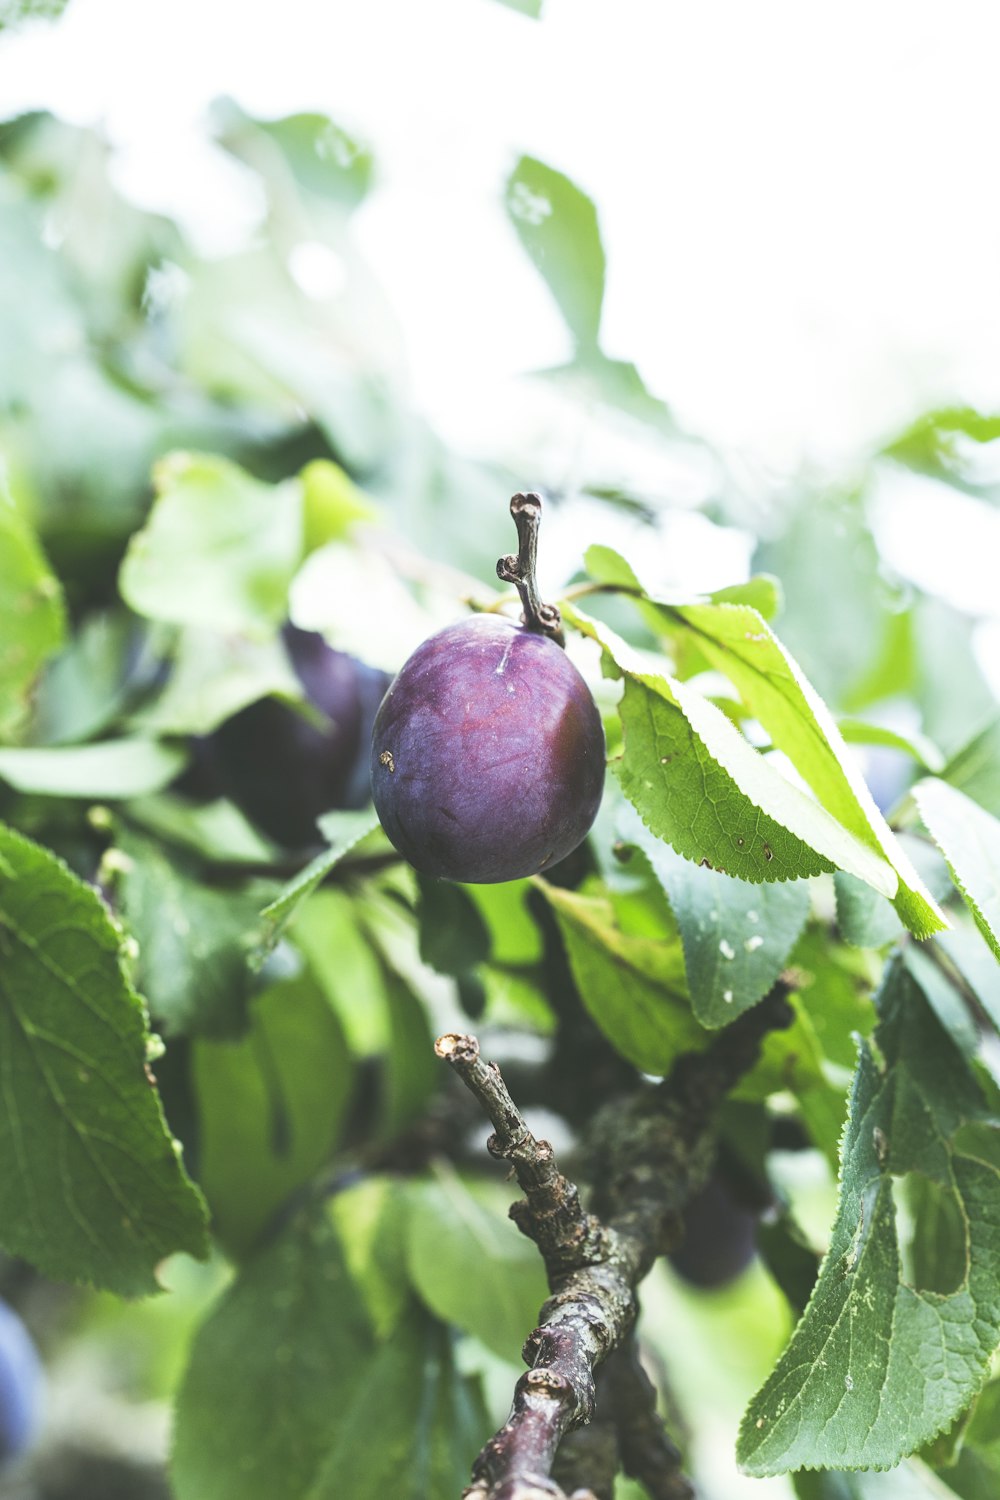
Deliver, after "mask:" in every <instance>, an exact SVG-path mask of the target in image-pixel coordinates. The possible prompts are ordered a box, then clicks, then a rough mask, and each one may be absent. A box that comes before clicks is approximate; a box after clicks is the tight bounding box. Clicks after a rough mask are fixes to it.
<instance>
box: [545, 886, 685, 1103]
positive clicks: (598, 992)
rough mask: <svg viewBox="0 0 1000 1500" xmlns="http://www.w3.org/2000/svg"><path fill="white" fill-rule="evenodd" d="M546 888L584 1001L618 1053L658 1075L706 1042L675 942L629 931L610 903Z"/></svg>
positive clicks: (677, 942) (681, 953) (682, 957)
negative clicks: (616, 918)
mask: <svg viewBox="0 0 1000 1500" xmlns="http://www.w3.org/2000/svg"><path fill="white" fill-rule="evenodd" d="M540 883H541V882H540ZM542 884H543V883H542ZM543 889H544V891H545V895H546V898H547V900H548V901H549V903H550V905H551V906H552V909H553V911H554V912H555V914H556V919H557V921H558V923H559V930H560V932H561V933H562V937H563V941H564V943H565V944H566V953H567V956H568V958H569V964H570V968H571V969H572V971H573V978H574V979H575V981H576V984H577V988H578V989H579V991H580V995H581V998H582V1000H583V1003H584V1005H585V1006H586V1007H587V1009H588V1010H589V1012H590V1014H591V1015H592V1016H593V1018H594V1020H595V1021H596V1022H597V1024H598V1026H599V1027H600V1028H601V1030H602V1031H603V1032H604V1034H605V1036H606V1037H607V1038H608V1041H609V1042H610V1043H611V1044H612V1046H613V1047H615V1048H616V1049H617V1050H618V1051H619V1052H620V1053H621V1055H622V1056H623V1057H625V1058H627V1059H628V1061H629V1062H631V1063H634V1064H635V1066H636V1067H637V1068H641V1069H643V1071H644V1072H647V1073H661V1074H662V1073H666V1072H667V1071H668V1069H669V1068H670V1065H671V1063H672V1062H673V1060H674V1058H675V1057H676V1056H677V1055H678V1053H680V1052H690V1051H698V1050H700V1049H701V1048H702V1047H705V1046H706V1045H707V1044H708V1041H709V1034H708V1032H706V1031H704V1030H703V1029H702V1027H700V1026H699V1025H698V1023H697V1021H696V1020H695V1018H694V1016H693V1015H692V1013H691V1007H690V1004H689V1002H688V999H687V991H686V984H685V978H684V955H683V951H682V949H681V945H680V942H679V940H675V941H674V942H657V941H656V940H655V939H653V938H645V937H641V938H640V937H626V936H625V934H624V933H622V932H620V931H619V930H618V929H617V928H616V927H615V925H614V918H613V914H612V909H611V904H610V902H608V901H605V900H601V899H595V898H592V897H588V896H579V895H577V894H576V893H575V892H572V891H564V890H561V889H560V888H559V887H558V886H550V885H544V884H543Z"/></svg>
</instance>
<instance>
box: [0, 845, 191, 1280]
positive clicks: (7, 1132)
mask: <svg viewBox="0 0 1000 1500" xmlns="http://www.w3.org/2000/svg"><path fill="white" fill-rule="evenodd" d="M0 958H2V963H0V1059H2V1065H0V1072H2V1075H3V1087H2V1089H0V1159H2V1160H3V1161H4V1163H5V1164H6V1165H5V1169H4V1172H3V1173H2V1174H0V1237H2V1240H3V1244H4V1248H5V1249H6V1250H7V1251H8V1253H9V1254H11V1255H22V1256H24V1257H25V1259H27V1260H29V1261H30V1262H31V1263H32V1264H33V1265H36V1266H37V1267H38V1268H39V1270H40V1271H42V1272H43V1274H45V1275H47V1276H51V1277H54V1278H55V1279H57V1280H63V1281H75V1282H88V1283H90V1284H91V1285H94V1286H99V1287H105V1288H107V1289H108V1290H110V1291H115V1292H118V1293H119V1294H120V1295H122V1296H136V1295H139V1294H141V1293H148V1292H153V1291H155V1290H156V1289H157V1280H156V1267H157V1265H158V1263H159V1262H160V1261H161V1260H162V1259H163V1257H164V1256H165V1255H168V1254H170V1253H171V1252H172V1251H174V1250H187V1251H188V1252H190V1254H192V1255H196V1256H204V1255H205V1254H207V1250H208V1245H207V1240H206V1235H205V1208H204V1204H203V1202H202V1200H201V1197H200V1195H199V1194H198V1193H197V1191H196V1190H195V1189H194V1187H193V1186H192V1184H191V1182H190V1180H189V1179H188V1177H187V1175H186V1173H185V1172H184V1169H183V1167H182V1166H181V1163H180V1160H179V1150H178V1148H177V1147H176V1145H175V1143H174V1142H173V1141H172V1140H171V1137H170V1135H169V1133H168V1131H167V1127H166V1122H165V1120H164V1117H163V1112H162V1110H161V1108H160V1102H159V1098H158V1096H157V1093H156V1089H155V1088H154V1087H153V1084H152V1080H151V1077H150V1075H149V1074H148V1072H147V1071H146V1045H147V1041H148V1039H149V1037H148V1030H147V1022H146V1015H145V1008H144V1006H143V1003H142V1001H141V999H140V997H139V996H138V995H137V994H136V992H135V990H134V989H133V988H132V986H131V984H130V983H129V981H128V979H127V977H126V973H125V969H124V966H123V954H122V939H121V933H120V930H119V929H118V928H116V927H115V926H113V925H112V922H111V919H110V917H109V915H108V911H107V908H106V907H105V906H104V904H103V902H102V901H101V900H100V898H99V897H98V896H97V894H96V892H95V891H94V890H93V889H92V887H90V886H88V885H85V884H84V883H83V882H82V881H80V880H78V879H77V878H76V876H74V875H71V874H70V872H69V870H68V869H67V868H66V866H65V865H64V864H63V863H62V861H61V860H58V859H56V857H55V856H54V855H53V854H50V853H49V852H48V850H46V849H42V848H40V847H39V846H38V845H37V844H34V843H32V842H31V841H30V840H29V839H26V838H22V837H21V836H20V835H19V834H16V833H14V832H12V831H11V830H10V829H6V828H2V827H0Z"/></svg>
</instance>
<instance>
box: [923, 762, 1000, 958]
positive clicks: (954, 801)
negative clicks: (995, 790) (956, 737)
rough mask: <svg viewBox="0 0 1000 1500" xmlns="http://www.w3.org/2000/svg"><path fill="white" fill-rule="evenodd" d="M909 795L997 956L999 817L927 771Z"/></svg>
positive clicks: (999, 941) (999, 924) (999, 948)
mask: <svg viewBox="0 0 1000 1500" xmlns="http://www.w3.org/2000/svg"><path fill="white" fill-rule="evenodd" d="M913 796H914V800H915V801H916V804H917V808H918V810H919V812H920V816H921V818H922V819H923V821H924V823H925V825H926V827H927V828H928V829H929V831H930V833H931V836H932V838H933V839H934V842H935V843H936V844H937V846H938V848H939V849H940V850H941V853H942V854H943V855H944V857H945V859H946V860H947V861H948V868H949V869H950V871H951V873H952V875H953V877H954V880H955V884H956V885H957V886H958V888H959V890H960V891H961V893H962V895H963V896H964V898H965V902H966V905H967V906H968V908H969V910H970V911H971V912H972V915H973V916H974V917H975V919H976V926H977V927H978V928H979V930H980V932H981V933H982V934H983V937H984V938H985V939H986V941H987V942H988V943H989V945H990V947H991V948H992V949H993V952H994V954H995V955H996V957H997V958H998V959H1000V822H998V821H997V819H996V818H994V817H992V816H991V815H990V814H989V813H988V812H984V811H983V809H982V808H981V807H980V806H979V804H978V803H976V802H973V801H972V799H971V798H969V797H966V796H965V794H964V793H963V792H957V791H956V790H955V789H954V787H950V786H949V785H948V784H947V782H944V781H937V780H935V779H933V778H931V777H928V779H927V780H926V781H921V782H920V784H919V785H918V786H916V787H914V789H913Z"/></svg>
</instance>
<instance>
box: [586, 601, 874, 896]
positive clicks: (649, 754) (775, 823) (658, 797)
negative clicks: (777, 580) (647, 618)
mask: <svg viewBox="0 0 1000 1500" xmlns="http://www.w3.org/2000/svg"><path fill="white" fill-rule="evenodd" d="M564 618H565V620H566V622H567V623H568V624H570V625H572V626H574V627H575V628H576V629H578V630H580V631H582V632H583V634H585V635H589V636H590V637H591V638H592V639H594V640H596V641H598V642H599V644H600V645H601V646H602V648H603V649H604V651H605V653H606V655H607V656H609V657H610V658H611V660H612V661H613V662H614V664H615V666H616V667H617V669H618V670H619V671H620V672H622V673H624V674H625V679H626V680H625V692H624V695H623V698H622V701H621V705H620V708H619V712H620V714H621V720H622V727H623V729H624V732H625V751H624V758H623V759H622V761H621V762H620V764H618V765H617V766H616V767H615V769H616V770H617V772H618V776H619V779H620V780H621V784H622V789H623V790H624V792H625V795H626V796H627V797H628V798H629V800H630V801H631V802H632V803H633V804H634V806H635V807H636V808H637V809H638V811H639V813H640V815H641V817H642V820H643V822H644V823H645V824H646V826H647V827H648V828H649V829H650V831H651V832H652V833H654V834H655V835H656V837H657V838H661V839H664V840H665V841H666V842H667V843H668V844H671V845H672V846H673V848H674V849H676V850H677V852H678V854H682V855H683V856H684V857H685V859H693V860H694V861H695V863H696V864H702V863H704V864H707V865H708V866H710V867H711V868H714V869H717V870H723V871H725V873H726V874H728V875H735V876H736V877H737V878H738V879H740V880H749V881H752V882H760V881H765V880H768V881H771V880H797V879H801V878H804V877H806V876H809V875H819V874H821V873H822V872H823V871H828V870H832V869H835V868H838V867H839V868H841V869H845V870H848V871H849V872H850V873H851V874H854V875H857V876H859V877H860V878H861V879H862V880H866V881H867V882H868V883H869V884H870V885H873V886H874V887H875V889H876V890H880V891H882V893H883V894H884V895H889V896H892V895H895V892H896V887H897V878H896V874H895V872H894V871H893V870H892V869H891V868H890V867H889V865H888V864H887V863H886V861H885V860H884V859H883V858H881V857H880V856H879V855H877V854H876V853H875V852H874V851H873V850H871V849H869V848H867V847H866V846H865V845H864V844H862V843H861V842H860V840H858V839H857V838H855V837H854V835H853V834H851V833H850V832H848V830H847V829H845V828H844V827H843V826H842V825H841V824H840V823H838V822H837V820H836V819H835V818H834V817H833V816H832V815H831V814H830V813H828V812H827V811H826V810H825V809H824V808H822V807H820V806H818V805H817V804H816V803H815V802H813V801H812V799H811V798H809V797H807V796H806V794H805V793H804V792H801V791H800V790H799V789H798V787H796V786H793V785H792V784H791V782H789V781H788V780H786V779H785V777H784V776H782V775H781V774H780V772H779V771H777V770H776V769H775V767H774V766H773V765H772V764H771V763H770V762H769V761H768V760H765V758H764V757H763V756H762V755H760V754H758V752H757V751H756V750H754V748H753V747H752V745H750V744H749V743H748V742H747V740H745V739H744V738H743V736H742V735H741V734H740V732H739V730H738V729H736V727H735V726H734V725H733V724H732V723H731V722H730V721H729V719H727V718H726V716H725V714H724V713H722V712H721V710H720V709H718V708H716V707H715V705H714V704H712V703H710V702H709V701H708V699H706V698H703V697H702V696H701V694H700V693H697V692H695V690H694V689H693V688H691V687H689V686H688V685H687V684H686V683H683V682H679V681H677V679H676V678H672V677H668V676H666V675H654V674H651V673H650V671H649V668H648V663H647V661H646V660H645V659H644V658H643V657H642V656H640V655H639V654H638V653H637V652H635V651H634V650H633V649H632V648H631V647H630V646H629V645H627V643H626V642H625V641H623V640H622V639H621V638H620V637H619V636H616V635H615V633H614V631H612V630H610V629H609V628H608V627H607V626H606V625H602V624H600V623H599V622H598V621H596V620H591V619H589V618H588V617H587V616H586V615H583V614H581V612H580V611H579V610H577V609H570V608H567V609H565V610H564ZM761 623H763V622H761Z"/></svg>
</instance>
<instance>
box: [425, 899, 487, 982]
mask: <svg viewBox="0 0 1000 1500" xmlns="http://www.w3.org/2000/svg"><path fill="white" fill-rule="evenodd" d="M417 883H418V885H419V887H420V957H421V958H422V959H423V961H424V963H425V964H430V966H431V968H432V969H436V970H437V971H438V973H439V974H453V975H460V974H465V973H466V972H467V971H468V970H469V969H474V968H475V967H476V965H477V964H479V963H482V962H483V960H484V959H486V958H488V957H489V952H490V934H489V929H488V928H487V926H486V923H485V922H484V920H483V918H482V917H481V915H480V913H479V907H478V906H477V905H476V903H475V901H474V900H473V898H472V896H471V894H470V893H469V892H468V891H466V890H464V889H463V888H462V887H461V886H459V885H453V884H452V883H451V882H450V881H447V880H429V879H426V878H425V877H423V876H418V877H417Z"/></svg>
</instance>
